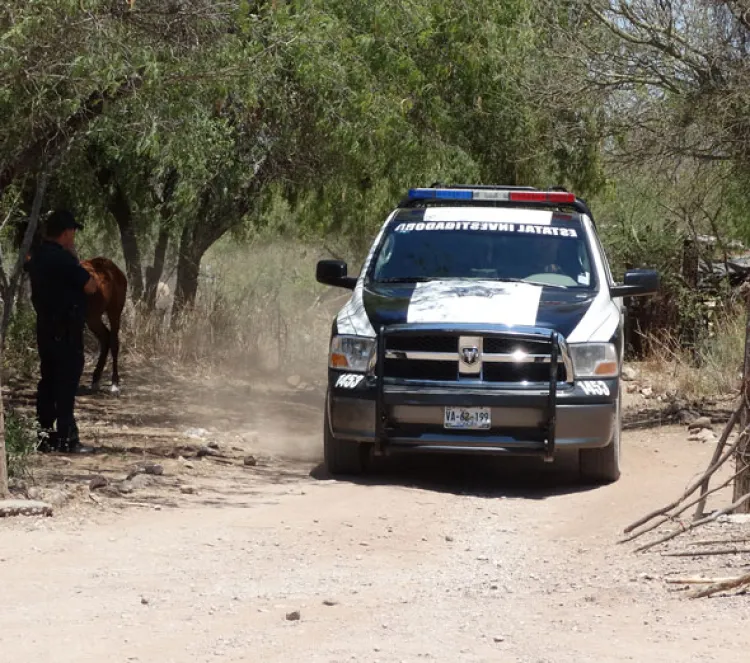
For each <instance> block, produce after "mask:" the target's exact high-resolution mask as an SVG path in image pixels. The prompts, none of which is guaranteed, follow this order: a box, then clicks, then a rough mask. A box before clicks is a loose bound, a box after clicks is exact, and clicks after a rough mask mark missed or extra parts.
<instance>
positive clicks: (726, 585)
mask: <svg viewBox="0 0 750 663" xmlns="http://www.w3.org/2000/svg"><path fill="white" fill-rule="evenodd" d="M743 585H750V573H745V574H744V575H741V576H737V577H736V578H729V579H725V580H721V581H719V582H717V583H715V584H713V585H711V586H710V587H706V588H705V589H701V590H699V591H697V592H695V593H693V594H691V595H690V598H691V599H700V598H703V597H705V596H711V595H712V594H716V593H717V592H725V591H727V590H729V589H737V588H738V587H742V586H743Z"/></svg>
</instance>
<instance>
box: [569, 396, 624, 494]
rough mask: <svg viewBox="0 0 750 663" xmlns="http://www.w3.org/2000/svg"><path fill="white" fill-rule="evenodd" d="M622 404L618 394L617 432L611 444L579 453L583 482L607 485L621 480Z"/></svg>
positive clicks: (613, 435) (615, 431)
mask: <svg viewBox="0 0 750 663" xmlns="http://www.w3.org/2000/svg"><path fill="white" fill-rule="evenodd" d="M621 403H622V396H621V394H618V396H617V411H616V413H615V430H614V433H613V434H612V440H611V441H610V443H609V444H608V445H607V446H606V447H601V448H600V449H581V450H580V451H579V452H578V468H579V474H580V477H581V479H582V480H583V481H586V482H591V483H597V484H607V483H614V482H615V481H617V480H618V479H619V478H620V436H621V431H622V412H621Z"/></svg>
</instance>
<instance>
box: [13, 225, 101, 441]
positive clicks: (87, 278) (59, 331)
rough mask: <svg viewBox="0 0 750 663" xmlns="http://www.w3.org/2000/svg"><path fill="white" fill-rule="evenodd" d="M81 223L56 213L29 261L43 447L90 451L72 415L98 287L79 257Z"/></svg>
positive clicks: (38, 404) (38, 413) (37, 405)
mask: <svg viewBox="0 0 750 663" xmlns="http://www.w3.org/2000/svg"><path fill="white" fill-rule="evenodd" d="M81 228H82V226H81V225H80V224H79V223H78V222H77V221H76V220H75V217H74V216H73V214H72V213H71V212H69V211H67V210H56V211H55V212H53V213H52V214H51V215H50V217H49V218H48V219H47V222H46V224H45V238H44V240H43V241H42V243H41V244H40V245H39V246H38V247H37V248H36V249H35V250H34V252H33V253H32V255H31V258H30V260H29V261H28V263H27V266H26V268H27V270H28V272H29V281H30V283H31V301H32V304H33V305H34V310H35V311H36V315H37V322H36V337H37V348H38V350H39V360H40V372H41V379H40V380H39V384H38V387H37V397H36V411H37V420H38V422H39V427H40V429H41V432H40V438H41V439H40V442H41V444H40V450H41V451H53V450H56V451H62V452H69V453H85V452H88V451H91V449H89V448H87V447H84V446H82V445H81V443H80V440H79V439H78V427H77V425H76V421H75V417H74V415H73V411H74V408H75V397H76V391H77V390H78V382H79V380H80V379H81V374H82V373H83V364H84V356H83V328H84V325H85V321H86V296H87V295H89V294H93V293H95V292H96V290H97V284H96V281H95V280H94V278H93V277H92V276H91V275H90V274H89V273H88V272H87V271H86V270H85V269H84V268H83V267H81V264H80V262H79V261H78V258H76V256H75V234H76V230H79V229H81ZM55 421H57V431H56V432H54V431H53V426H54V423H55Z"/></svg>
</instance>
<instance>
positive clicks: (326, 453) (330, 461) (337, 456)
mask: <svg viewBox="0 0 750 663" xmlns="http://www.w3.org/2000/svg"><path fill="white" fill-rule="evenodd" d="M367 451H368V450H367V447H366V446H365V445H364V444H360V443H359V442H355V441H354V440H341V439H336V438H335V437H333V433H331V426H330V422H329V419H328V399H327V398H326V405H325V415H324V420H323V460H324V462H325V466H326V470H328V473H329V474H330V475H331V476H338V475H347V474H348V475H358V474H363V473H364V472H365V470H366V469H367Z"/></svg>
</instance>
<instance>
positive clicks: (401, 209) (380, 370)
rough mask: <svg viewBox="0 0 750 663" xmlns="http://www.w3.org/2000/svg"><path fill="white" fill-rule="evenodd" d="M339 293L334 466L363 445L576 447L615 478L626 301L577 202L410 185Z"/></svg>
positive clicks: (648, 284) (652, 277)
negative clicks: (345, 293)
mask: <svg viewBox="0 0 750 663" xmlns="http://www.w3.org/2000/svg"><path fill="white" fill-rule="evenodd" d="M316 277H317V280H318V281H319V282H321V283H324V284H327V285H331V286H338V287H343V288H349V289H351V290H352V295H351V297H350V299H349V300H348V301H347V303H346V304H345V305H344V307H343V308H342V309H341V310H340V311H339V312H338V314H337V315H336V317H335V319H334V321H333V326H332V330H331V339H330V350H329V356H328V390H327V396H326V404H325V408H326V409H325V417H324V430H323V435H324V452H325V463H326V466H327V469H328V471H329V472H330V473H331V474H333V475H338V474H344V475H346V474H357V473H361V472H363V471H365V470H366V468H367V464H368V461H369V459H370V457H371V456H372V455H373V454H376V455H384V454H391V453H395V452H412V453H417V452H420V453H439V452H448V453H461V454H463V453H475V454H477V453H478V454H492V455H501V454H509V455H521V454H522V455H534V456H538V457H540V458H542V459H544V460H545V461H552V460H554V459H555V457H556V455H557V454H559V453H560V452H561V451H562V450H571V452H573V453H576V454H577V455H578V462H579V468H580V474H581V478H582V479H583V480H584V481H587V482H594V483H606V482H612V481H616V480H617V479H618V478H619V476H620V430H621V384H620V373H621V368H622V361H623V350H624V341H623V324H624V315H625V307H624V306H623V298H626V297H632V296H641V295H648V294H651V293H654V292H656V291H657V290H658V288H659V276H658V274H657V273H656V272H655V271H652V270H632V271H628V272H626V273H625V275H624V279H623V282H622V283H615V281H614V280H613V277H612V273H611V271H610V267H609V265H608V262H607V258H606V256H605V253H604V250H603V249H602V245H601V243H600V241H599V238H598V236H597V232H596V227H595V222H594V219H593V216H592V214H591V212H590V210H589V208H588V206H587V205H586V203H585V202H584V201H582V200H580V199H579V198H577V197H576V196H575V195H574V194H572V193H569V192H567V191H560V190H553V191H541V190H537V189H533V188H530V187H502V186H492V187H490V186H437V185H436V186H433V187H431V188H420V189H412V190H410V191H409V192H408V194H407V195H406V197H405V198H404V199H403V200H402V201H401V202H400V204H399V205H398V207H397V208H396V209H394V210H393V211H392V212H391V213H390V214H389V215H388V217H387V219H386V220H385V222H384V223H383V224H382V226H381V228H380V231H379V233H378V234H377V237H376V238H375V240H374V242H373V244H372V247H371V249H370V251H369V254H368V256H367V258H366V259H365V261H364V264H363V266H362V270H361V273H360V274H359V276H358V277H352V276H349V275H348V273H347V265H346V263H345V262H342V261H339V260H322V261H320V262H318V265H317V271H316Z"/></svg>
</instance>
